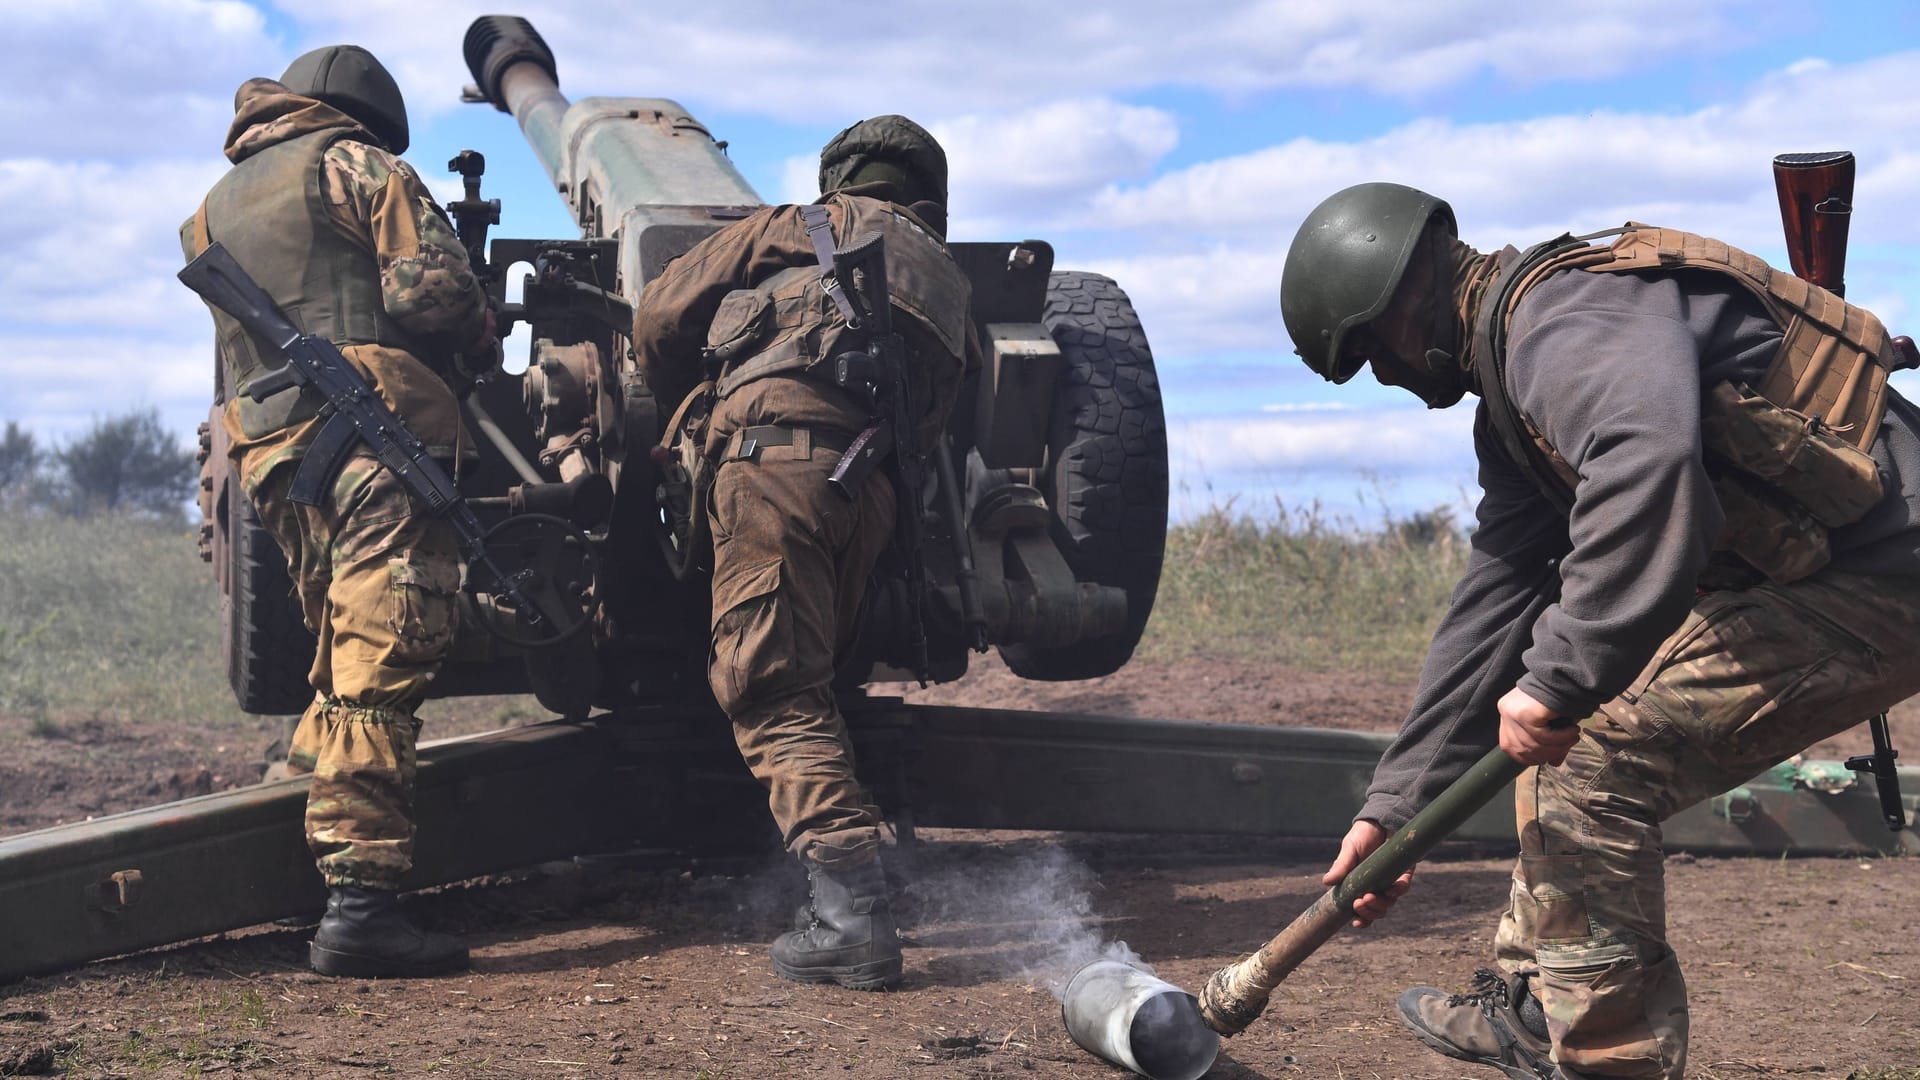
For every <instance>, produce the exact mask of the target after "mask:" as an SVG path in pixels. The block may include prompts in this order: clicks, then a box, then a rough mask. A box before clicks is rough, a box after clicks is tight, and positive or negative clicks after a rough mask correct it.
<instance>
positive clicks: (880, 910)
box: [633, 116, 980, 989]
mask: <svg viewBox="0 0 1920 1080" xmlns="http://www.w3.org/2000/svg"><path fill="white" fill-rule="evenodd" d="M820 190H821V192H822V195H821V197H820V199H819V201H818V202H817V203H816V204H815V206H817V207H824V208H825V211H826V215H825V216H826V218H827V219H828V220H829V221H830V223H831V238H830V242H837V243H838V244H841V245H845V244H849V243H852V242H854V241H855V240H858V239H859V238H861V237H863V236H866V235H868V234H871V233H875V232H877V233H879V234H881V235H882V236H884V237H885V241H886V258H887V276H888V286H889V289H890V291H891V294H892V304H893V307H894V309H895V314H894V319H893V323H894V327H895V329H896V330H897V331H898V332H900V333H901V334H902V335H903V337H904V338H905V341H906V352H907V362H908V364H909V365H910V367H911V372H912V377H911V386H912V390H913V394H914V400H913V401H911V402H910V406H911V408H912V409H913V410H914V412H915V415H914V416H913V417H911V418H900V419H901V421H902V422H906V421H907V420H911V422H912V423H913V424H914V427H915V430H916V432H917V433H918V437H919V445H921V446H929V445H932V442H933V440H934V439H935V438H938V437H940V435H941V433H942V431H943V430H944V426H945V423H946V418H947V415H948V413H949V412H950V411H951V410H952V408H953V403H954V400H955V398H956V397H957V396H958V393H959V387H960V382H961V380H962V379H963V378H964V377H965V376H966V375H967V373H968V372H970V371H972V370H974V369H975V368H976V367H977V366H978V363H979V348H980V347H979V344H978V342H977V340H976V337H975V331H974V329H973V322H972V318H971V315H970V313H969V311H970V296H971V290H970V286H969V284H968V280H967V278H966V276H965V275H964V274H963V273H962V272H961V271H960V269H959V268H958V267H957V266H956V265H955V264H954V262H953V259H952V257H951V255H950V254H949V253H948V251H947V247H946V243H945V240H944V234H945V231H946V200H947V162H946V154H945V152H944V151H942V150H941V148H940V145H939V143H937V142H935V141H934V139H933V136H931V135H929V134H928V133H927V132H926V131H925V130H924V129H922V128H921V127H920V126H919V125H918V124H915V123H914V122H913V121H911V120H908V119H907V118H905V117H902V116H880V117H875V118H873V119H870V120H863V121H861V122H860V123H858V124H855V125H853V126H852V127H850V128H848V129H846V130H845V131H843V132H841V133H840V134H839V135H837V136H835V137H834V139H833V140H832V141H831V142H829V143H828V144H827V146H826V148H825V149H824V150H822V151H821V155H820ZM812 212H814V211H812V210H811V208H803V207H797V206H772V207H767V208H765V209H763V210H760V211H758V212H757V213H755V214H753V215H752V216H750V217H747V218H745V219H743V220H741V221H738V222H735V223H734V224H732V225H730V226H728V227H727V228H725V229H722V230H721V231H720V232H718V233H715V234H714V235H712V236H710V237H708V238H707V239H706V240H704V241H702V242H701V243H699V244H698V245H696V246H695V247H694V248H692V249H691V250H690V251H688V252H687V253H686V254H684V255H682V256H680V257H679V258H677V259H675V260H674V261H673V262H671V263H670V264H668V266H667V267H666V269H665V270H664V271H662V273H661V274H660V276H659V277H658V278H656V279H654V280H653V281H651V282H649V283H648V285H647V287H646V289H645V291H644V292H643V293H642V294H641V297H640V303H639V306H638V309H637V310H636V311H635V313H634V329H633V346H634V352H635V354H636V355H637V356H638V358H639V362H640V364H641V366H642V367H643V368H644V369H645V371H646V372H647V376H648V379H649V382H650V383H651V384H652V386H653V388H654V390H655V393H656V394H658V396H659V398H660V400H661V401H662V402H663V403H666V404H669V405H671V404H673V403H675V402H680V401H682V400H683V399H687V400H689V401H699V400H704V401H706V402H707V403H708V404H709V405H710V408H711V412H710V413H708V414H707V417H706V420H705V422H704V426H703V430H702V431H701V432H700V434H699V437H700V438H701V439H702V440H703V444H704V449H705V452H706V454H707V457H708V459H709V460H711V461H714V462H716V463H717V464H716V467H715V469H714V471H713V475H712V494H711V498H710V500H709V502H708V506H709V509H708V511H707V521H708V524H709V528H710V531H711V533H712V537H713V637H712V648H711V652H710V655H709V662H708V676H709V683H710V684H711V686H712V689H713V693H714V697H715V698H716V699H717V700H718V701H719V703H720V706H721V708H722V709H723V710H725V712H726V714H727V716H728V717H729V718H730V719H731V721H732V723H733V731H734V737H735V740H736V742H737V743H738V744H739V747H740V752H741V754H742V755H743V756H744V757H745V758H746V761H747V764H748V766H749V767H750V768H751V769H752V771H753V773H754V775H755V776H756V777H758V778H759V780H760V782H761V783H762V784H764V785H765V786H766V788H767V790H768V795H769V805H770V807H771V809H772V812H773V817H774V819H775V821H776V822H777V823H778V825H779V827H780V829H781V832H782V834H783V836H784V837H785V840H786V843H787V847H788V849H789V850H790V851H792V852H793V854H794V855H796V856H797V857H799V858H800V860H801V862H802V864H803V865H804V866H805V867H806V870H807V875H808V880H809V884H810V891H811V895H810V900H809V904H808V907H807V909H806V912H805V914H804V916H803V917H802V918H801V919H800V920H799V925H797V926H796V928H795V929H794V930H793V931H792V932H791V933H787V934H785V935H783V936H782V937H781V938H780V939H779V940H778V941H776V942H775V943H774V945H773V948H772V959H773V968H774V970H775V971H776V972H777V973H778V974H780V975H781V976H782V977H784V978H788V979H793V980H796V981H801V982H829V981H831V982H837V983H839V984H841V985H843V986H848V987H853V988H856V989H878V988H880V987H884V986H889V985H892V984H893V983H895V982H897V981H898V980H899V978H900V974H901V954H900V938H899V934H898V931H897V928H896V926H895V923H894V918H893V914H892V909H891V906H890V904H889V902H888V897H887V885H886V879H885V877H884V875H883V874H882V872H881V867H880V862H879V850H880V815H879V811H878V809H877V808H876V807H874V806H872V805H871V804H870V803H869V801H868V799H867V797H866V796H865V794H864V793H863V792H862V790H861V788H860V785H859V783H858V781H856V780H855V778H854V770H853V749H852V744H851V743H850V742H849V740H848V736H847V728H846V722H845V720H844V719H842V717H841V716H840V713H839V711H838V709H837V708H836V707H835V705H834V698H833V690H832V681H833V674H834V669H835V666H836V661H837V660H838V659H839V658H841V657H843V656H844V655H845V653H846V651H847V650H848V648H849V647H850V646H851V645H852V643H853V639H854V636H855V634H856V632H857V630H858V622H859V616H860V612H861V610H862V608H861V601H862V597H863V595H864V593H865V591H866V588H867V579H868V577H869V575H871V574H872V572H873V569H874V566H875V563H876V561H877V560H878V559H879V556H880V554H881V552H882V551H883V549H885V548H886V546H887V543H888V537H889V534H890V532H891V530H892V528H893V525H894V515H895V513H896V512H912V511H911V510H905V511H902V510H898V509H897V508H896V498H895V492H894V489H893V485H892V484H891V483H890V482H889V480H888V479H887V477H886V475H885V473H884V471H875V472H874V473H872V474H870V475H869V476H868V478H867V482H866V485H865V488H864V490H862V491H860V492H859V493H858V498H857V499H854V500H853V501H849V500H847V499H846V498H843V497H842V496H840V495H838V494H836V493H835V492H834V491H833V489H832V488H830V487H829V485H828V483H827V480H828V476H829V474H830V473H831V472H832V470H833V468H834V466H835V464H836V463H837V462H838V461H839V460H840V458H841V455H842V454H843V453H844V452H845V451H846V450H847V448H848V446H849V445H850V443H851V442H852V440H853V439H854V437H855V435H856V434H858V433H859V432H860V431H861V430H862V429H863V428H865V427H866V426H867V425H868V423H869V421H870V420H871V419H872V414H871V412H870V408H869V405H868V404H866V403H864V402H862V401H859V400H857V399H856V397H855V396H854V395H853V394H852V393H849V392H848V391H846V390H843V389H841V388H840V387H839V386H838V385H836V383H835V380H834V375H833V359H834V357H835V355H836V354H838V353H841V352H845V351H847V350H849V349H852V348H856V347H858V346H859V344H860V342H861V340H862V337H861V334H860V332H859V330H858V328H856V327H852V326H849V325H848V323H847V320H846V319H845V318H844V317H843V316H842V314H841V311H840V310H839V309H838V308H837V307H836V304H835V303H834V301H833V300H832V299H831V298H830V297H829V296H828V294H827V291H826V289H825V288H824V287H823V284H822V269H821V265H820V262H819V259H818V255H817V252H816V246H815V241H814V239H812V238H810V237H809V235H808V223H807V221H806V220H805V218H806V217H807V216H808V214H809V213H812ZM703 379H704V380H707V381H705V382H703V381H702V380H703ZM696 384H699V386H698V388H697V389H696ZM703 407H704V406H703Z"/></svg>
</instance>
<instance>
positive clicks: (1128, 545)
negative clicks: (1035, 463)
mask: <svg viewBox="0 0 1920 1080" xmlns="http://www.w3.org/2000/svg"><path fill="white" fill-rule="evenodd" d="M1041 322H1042V323H1043V324H1044V325H1045V326H1046V328H1047V331H1048V332H1049V333H1051V334H1052V335H1053V340H1054V342H1055V343H1056V344H1057V345H1059V346H1060V353H1061V355H1062V356H1063V357H1064V358H1065V359H1066V366H1065V368H1064V369H1063V371H1062V372H1061V376H1060V384H1059V386H1058V388H1057V389H1056V390H1055V393H1054V402H1053V416H1052V418H1051V419H1050V420H1049V421H1048V436H1047V462H1046V466H1045V467H1044V468H1043V469H1042V470H1041V475H1040V489H1041V491H1042V492H1044V493H1045V495H1046V497H1047V503H1048V505H1049V506H1050V507H1051V508H1052V510H1053V515H1054V520H1053V525H1052V535H1053V540H1054V543H1055V544H1057V545H1058V546H1059V548H1060V551H1061V554H1063V555H1064V556H1065V557H1066V560H1067V565H1069V566H1071V567H1072V568H1073V573H1074V576H1075V577H1076V578H1078V579H1079V580H1081V581H1092V582H1096V583H1098V584H1101V585H1113V586H1118V587H1120V588H1122V589H1125V590H1126V593H1127V625H1126V628H1125V629H1124V630H1123V631H1122V632H1121V633H1119V634H1116V635H1114V636H1112V637H1106V638H1096V639H1094V640H1091V641H1081V642H1077V643H1075V644H1073V645H1066V646H1061V647H1058V648H1037V647H1033V646H1026V645H1003V646H1001V647H1000V656H1001V658H1002V659H1003V660H1005V661H1006V663H1007V667H1008V668H1010V669H1012V671H1013V673H1014V674H1016V675H1019V676H1020V677H1022V678H1026V679H1036V680H1042V681H1048V682H1055V681H1064V680H1069V679H1091V678H1095V677H1097V676H1101V675H1110V674H1112V673H1113V672H1115V671H1118V670H1119V669H1120V666H1121V665H1122V664H1125V663H1126V662H1127V659H1128V658H1129V657H1131V656H1132V655H1133V649H1134V646H1135V645H1137V644H1139V642H1140V634H1141V632H1142V631H1143V630H1145V629H1146V625H1147V616H1148V615H1150V614H1152V612H1153V599H1154V595H1155V593H1156V592H1158V590H1159V587H1160V562H1161V559H1162V557H1163V556H1164V555H1165V553H1166V546H1167V422H1166V417H1165V415H1164V414H1163V413H1162V411H1161V407H1160V382H1159V380H1158V379H1157V378H1156V377H1155V375H1154V371H1153V352H1152V350H1151V349H1149V348H1148V346H1147V335H1146V331H1145V330H1143V329H1142V328H1141V326H1140V317H1139V316H1138V315H1136V314H1135V313H1134V310H1133V302H1132V301H1130V300H1128V299H1127V294H1126V293H1125V292H1123V291H1122V290H1121V288H1120V286H1119V285H1118V284H1116V283H1115V282H1114V281H1113V279H1111V278H1107V277H1102V276H1101V275H1099V274H1089V273H1083V272H1079V271H1072V270H1064V271H1063V270H1056V271H1054V272H1053V274H1052V275H1051V277H1050V278H1049V279H1048V282H1047V302H1046V307H1045V309H1044V311H1043V312H1042V314H1041Z"/></svg>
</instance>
